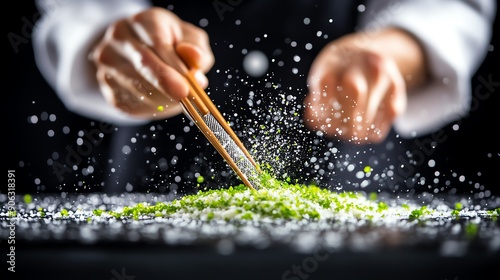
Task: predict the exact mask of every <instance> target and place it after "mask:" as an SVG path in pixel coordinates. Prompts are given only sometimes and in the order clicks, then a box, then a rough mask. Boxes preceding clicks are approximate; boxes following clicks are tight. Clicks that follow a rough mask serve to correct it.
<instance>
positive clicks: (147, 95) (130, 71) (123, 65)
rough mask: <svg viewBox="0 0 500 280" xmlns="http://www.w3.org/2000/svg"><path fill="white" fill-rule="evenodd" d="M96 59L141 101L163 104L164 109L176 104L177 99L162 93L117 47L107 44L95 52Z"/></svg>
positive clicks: (154, 104)
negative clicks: (116, 49) (118, 51)
mask: <svg viewBox="0 0 500 280" xmlns="http://www.w3.org/2000/svg"><path fill="white" fill-rule="evenodd" d="M94 56H95V57H94V59H95V60H96V61H97V63H98V67H99V68H103V71H104V72H105V73H107V74H108V75H111V76H113V78H114V80H115V81H116V82H117V83H119V84H120V85H121V87H123V88H125V89H126V90H128V92H130V93H131V94H134V95H135V96H136V97H137V98H138V100H139V101H140V102H145V103H148V104H149V105H150V106H152V107H157V106H163V108H164V109H167V110H168V109H170V108H169V107H171V106H175V105H176V103H177V102H176V101H175V100H174V99H173V98H172V97H170V96H169V95H168V94H162V93H161V92H160V91H159V89H158V88H157V87H155V86H154V85H152V84H151V83H150V82H148V81H147V80H146V79H144V77H143V75H140V74H139V73H138V72H137V71H136V69H135V67H133V66H132V65H131V64H130V63H129V61H127V60H126V59H125V58H124V57H123V56H122V55H120V54H119V53H117V52H116V51H115V49H114V48H113V47H111V46H109V45H106V46H104V47H102V48H100V49H99V51H98V52H96V53H95V55H94Z"/></svg>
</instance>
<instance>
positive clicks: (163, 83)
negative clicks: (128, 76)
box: [111, 21, 189, 100]
mask: <svg viewBox="0 0 500 280" xmlns="http://www.w3.org/2000/svg"><path fill="white" fill-rule="evenodd" d="M121 25H125V26H121ZM117 26H118V28H115V29H116V30H119V31H116V32H115V33H117V34H116V35H115V37H114V40H112V41H111V42H112V43H111V44H112V45H113V47H114V49H115V50H116V51H117V52H118V53H120V54H121V55H122V56H123V57H125V58H126V59H128V61H129V62H130V63H131V64H132V65H133V67H134V68H135V70H136V71H137V72H138V73H139V74H140V75H141V76H142V77H143V78H144V79H145V80H147V81H148V82H149V83H150V84H152V85H153V86H154V87H156V88H157V89H158V90H159V91H160V92H161V93H163V94H165V95H170V97H171V98H173V99H175V100H180V99H182V98H184V97H186V96H187V95H188V90H189V87H188V84H187V82H186V81H185V79H184V77H183V76H182V75H181V74H180V73H179V72H178V70H177V69H175V68H173V67H172V65H169V64H167V63H165V62H164V61H163V60H162V59H161V58H160V57H159V56H158V54H157V53H156V52H155V51H154V50H153V49H152V48H151V47H149V46H148V45H147V44H145V43H144V42H142V41H140V40H139V38H138V36H137V35H136V34H135V33H134V31H133V30H132V28H131V27H130V25H129V24H128V22H127V21H121V22H119V23H117Z"/></svg>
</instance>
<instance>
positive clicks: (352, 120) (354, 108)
mask: <svg viewBox="0 0 500 280" xmlns="http://www.w3.org/2000/svg"><path fill="white" fill-rule="evenodd" d="M338 95H339V97H338V100H339V103H340V106H341V113H342V117H341V123H342V124H343V130H344V136H345V137H351V138H355V137H358V135H359V134H360V133H361V132H362V130H363V128H364V127H363V125H362V118H363V113H364V108H365V107H366V102H367V95H368V82H367V80H366V77H365V75H364V73H363V71H362V69H361V68H360V67H357V66H355V67H349V68H348V69H347V70H346V71H345V72H344V73H343V74H342V76H341V77H340V87H339V89H338Z"/></svg>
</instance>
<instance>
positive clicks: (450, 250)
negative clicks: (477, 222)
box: [440, 240, 467, 257]
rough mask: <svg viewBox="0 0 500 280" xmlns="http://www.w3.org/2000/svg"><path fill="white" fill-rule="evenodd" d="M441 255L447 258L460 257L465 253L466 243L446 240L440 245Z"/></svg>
mask: <svg viewBox="0 0 500 280" xmlns="http://www.w3.org/2000/svg"><path fill="white" fill-rule="evenodd" d="M440 251H441V255H443V256H447V257H460V256H463V255H464V254H465V252H466V251H467V243H465V242H460V241H455V240H447V241H445V242H444V243H443V244H442V245H441V250H440Z"/></svg>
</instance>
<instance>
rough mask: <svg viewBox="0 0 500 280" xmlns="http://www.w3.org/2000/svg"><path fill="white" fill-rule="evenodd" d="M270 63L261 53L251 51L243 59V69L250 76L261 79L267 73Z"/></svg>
mask: <svg viewBox="0 0 500 280" xmlns="http://www.w3.org/2000/svg"><path fill="white" fill-rule="evenodd" d="M268 67H269V61H268V59H267V56H266V55H265V54H264V53H263V52H261V51H256V50H255V51H250V52H248V54H247V55H246V56H245V58H244V59H243V68H244V69H245V71H246V72H247V74H248V75H250V76H252V77H260V76H262V75H264V74H265V73H266V72H267V69H268Z"/></svg>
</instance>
